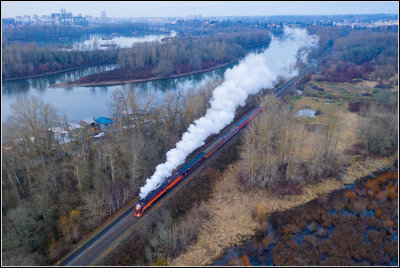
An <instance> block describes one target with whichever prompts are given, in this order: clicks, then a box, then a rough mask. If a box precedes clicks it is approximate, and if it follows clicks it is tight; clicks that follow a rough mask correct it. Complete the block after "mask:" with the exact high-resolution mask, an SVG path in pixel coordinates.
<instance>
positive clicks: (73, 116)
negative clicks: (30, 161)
mask: <svg viewBox="0 0 400 268" xmlns="http://www.w3.org/2000/svg"><path fill="white" fill-rule="evenodd" d="M233 65H234V63H233V64H230V65H227V66H224V67H221V68H218V69H215V70H211V71H208V72H204V73H198V74H192V75H188V76H183V77H179V78H172V79H161V80H154V81H149V82H140V83H128V84H125V85H114V86H101V87H60V88H52V87H50V85H53V84H58V83H64V82H67V81H74V80H76V79H79V78H81V77H83V76H86V75H89V74H93V73H98V72H102V71H106V70H110V69H112V68H113V67H114V65H108V66H97V67H90V68H83V69H79V70H72V71H67V72H63V73H58V74H52V75H46V76H40V77H33V78H26V79H18V80H13V81H4V82H3V83H2V100H1V104H2V105H1V112H2V122H4V121H5V120H7V118H8V117H9V116H10V115H11V114H12V110H11V107H10V106H11V104H12V103H14V102H15V101H16V100H17V98H18V97H21V96H37V97H40V98H41V99H42V100H43V101H44V102H45V103H49V104H51V105H53V106H55V107H57V108H58V110H59V112H60V114H64V113H65V114H66V115H67V118H68V120H69V121H72V122H78V121H80V120H83V119H85V118H93V117H99V116H108V115H109V108H108V105H107V104H108V103H109V102H110V100H111V95H112V93H113V92H114V91H115V90H116V89H125V88H130V87H133V88H134V90H136V91H137V93H138V94H151V95H153V96H154V97H155V98H156V99H160V100H161V98H162V96H163V95H164V94H165V93H166V92H167V91H169V90H173V91H175V90H177V89H180V88H181V89H183V90H187V89H189V88H199V87H201V86H203V85H205V84H206V83H207V82H208V81H212V80H216V79H220V78H222V77H223V74H224V72H225V70H226V69H227V68H229V67H232V66H233Z"/></svg>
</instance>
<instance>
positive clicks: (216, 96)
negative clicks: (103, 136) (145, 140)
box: [139, 27, 318, 198]
mask: <svg viewBox="0 0 400 268" xmlns="http://www.w3.org/2000/svg"><path fill="white" fill-rule="evenodd" d="M317 43H318V38H317V37H316V36H310V35H308V33H307V31H306V30H305V29H295V28H288V27H286V28H285V29H284V34H283V38H282V40H279V39H277V38H275V37H272V40H271V43H270V46H269V47H268V49H266V50H265V51H264V52H263V53H260V54H249V55H248V56H246V57H245V58H244V59H243V60H242V61H241V62H240V63H239V64H238V65H236V66H234V67H233V68H231V69H228V70H226V72H225V79H224V82H223V83H222V84H221V85H220V86H218V87H217V88H215V89H214V91H213V96H212V99H211V101H210V104H211V106H210V108H209V109H208V110H207V112H206V115H205V116H204V117H202V118H199V119H197V120H195V121H194V124H191V125H190V126H189V128H188V130H187V131H186V132H185V133H184V134H183V136H182V139H181V140H180V141H179V142H178V143H177V144H176V147H175V148H174V149H171V150H170V151H168V153H167V161H166V162H165V163H162V164H159V165H158V166H157V167H156V171H155V172H154V174H153V176H151V177H150V178H148V179H147V180H146V184H145V185H144V186H143V187H141V188H140V193H139V196H140V198H144V197H146V196H147V194H148V193H149V192H150V191H152V190H154V189H155V188H156V187H157V186H158V185H159V184H160V183H162V182H163V180H164V179H165V178H166V177H168V176H170V175H171V173H172V171H173V170H174V169H175V168H176V167H178V166H179V165H180V164H182V163H184V162H185V159H186V157H187V156H188V155H189V154H190V153H191V152H193V151H194V150H195V149H197V148H198V147H200V146H202V145H204V141H205V140H206V138H207V137H208V136H209V135H211V134H216V133H219V132H220V131H221V130H222V129H223V128H224V127H225V126H226V125H228V124H230V123H231V122H232V121H233V119H234V116H235V111H236V108H237V107H238V106H239V105H244V104H245V101H246V99H247V97H248V95H249V94H255V93H257V92H258V91H259V90H261V89H263V88H271V87H272V86H273V85H274V84H275V83H276V82H277V79H278V77H283V78H285V79H288V78H291V77H293V76H295V75H297V73H298V71H297V70H296V69H295V68H294V65H295V63H296V60H297V57H296V56H297V52H298V51H299V49H300V48H310V47H313V46H316V45H317Z"/></svg>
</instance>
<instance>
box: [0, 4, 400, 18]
mask: <svg viewBox="0 0 400 268" xmlns="http://www.w3.org/2000/svg"><path fill="white" fill-rule="evenodd" d="M1 7H2V11H1V17H2V18H9V17H16V16H23V15H29V16H33V15H35V14H36V15H49V14H51V13H60V12H61V9H63V10H66V12H72V13H73V14H84V15H91V16H94V17H101V14H102V12H103V11H105V12H106V14H107V17H112V18H127V17H185V16H190V15H202V16H205V17H212V16H272V15H344V14H378V13H384V14H398V2H397V1H390V2H335V1H331V2H313V1H303V2H290V1H288V2H252V1H248V2H247V1H246V2H219V1H215V2H191V1H186V2H174V1H170V2H148V1H147V2H119V1H115V2H114V1H113V2H111V1H110V2H85V1H81V2H71V1H59V2H47V1H46V2H43V1H33V2H25V1H19V2H14V1H13V2H9V1H3V2H2V3H1ZM64 12H65V11H64Z"/></svg>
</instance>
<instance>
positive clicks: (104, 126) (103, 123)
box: [95, 117, 113, 130]
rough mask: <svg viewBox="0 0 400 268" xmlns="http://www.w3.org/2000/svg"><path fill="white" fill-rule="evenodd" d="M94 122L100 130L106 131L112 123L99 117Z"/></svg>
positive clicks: (105, 118)
mask: <svg viewBox="0 0 400 268" xmlns="http://www.w3.org/2000/svg"><path fill="white" fill-rule="evenodd" d="M95 121H96V125H98V126H99V128H100V129H102V130H104V129H108V127H109V125H110V124H112V122H113V121H112V120H111V119H110V118H107V117H99V118H97V119H96V120H95Z"/></svg>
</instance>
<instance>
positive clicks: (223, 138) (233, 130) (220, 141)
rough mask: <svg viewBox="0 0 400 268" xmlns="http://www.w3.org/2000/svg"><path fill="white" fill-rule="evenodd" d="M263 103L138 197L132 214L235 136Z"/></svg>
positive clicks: (141, 209) (147, 205)
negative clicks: (140, 197) (152, 188)
mask: <svg viewBox="0 0 400 268" xmlns="http://www.w3.org/2000/svg"><path fill="white" fill-rule="evenodd" d="M264 105H265V103H263V104H261V105H259V106H258V107H256V108H255V109H253V110H251V111H250V112H249V113H247V114H246V115H245V116H243V117H242V118H241V119H239V120H238V121H237V122H236V123H235V124H234V125H233V126H231V127H230V128H228V129H227V130H226V131H225V132H224V133H223V134H222V135H220V136H219V137H218V138H217V139H215V140H214V141H213V142H212V143H211V144H210V145H208V146H207V147H206V148H205V149H204V150H203V151H201V152H200V153H198V154H197V155H196V156H194V157H193V158H192V159H191V160H190V161H188V162H187V163H185V164H184V165H183V166H182V167H181V168H179V169H178V170H176V171H174V172H173V173H172V175H171V176H170V177H169V178H168V179H166V180H165V181H164V182H163V183H162V184H161V185H159V186H158V187H157V188H156V189H154V190H153V191H151V192H150V193H149V194H147V196H146V197H145V198H143V199H140V200H139V201H138V202H137V203H136V204H135V207H134V211H133V215H135V216H136V217H141V216H142V215H143V213H144V211H145V210H147V209H148V208H149V207H150V206H151V205H152V204H153V203H154V202H156V201H157V200H158V199H160V198H161V197H162V196H164V195H165V194H166V193H168V192H169V191H171V190H172V189H173V188H174V187H175V186H176V185H177V184H178V183H179V182H181V181H182V180H184V179H185V178H186V177H187V176H189V174H190V173H192V172H193V171H194V170H195V169H196V168H198V167H199V166H200V165H201V164H202V163H203V162H204V161H206V160H207V158H209V157H210V156H212V155H213V154H214V153H215V152H216V151H217V150H219V149H220V148H221V147H222V146H223V145H224V144H225V143H226V142H228V141H229V140H230V139H231V138H232V137H233V136H235V135H236V134H237V133H238V132H239V131H240V130H241V129H242V128H243V127H245V126H246V125H247V124H248V123H249V122H250V121H251V120H252V119H253V118H254V117H256V116H257V115H258V114H259V113H260V112H261V111H262V110H263V107H264Z"/></svg>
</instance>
